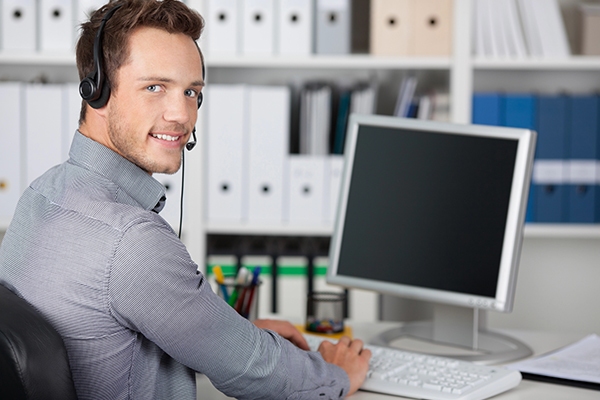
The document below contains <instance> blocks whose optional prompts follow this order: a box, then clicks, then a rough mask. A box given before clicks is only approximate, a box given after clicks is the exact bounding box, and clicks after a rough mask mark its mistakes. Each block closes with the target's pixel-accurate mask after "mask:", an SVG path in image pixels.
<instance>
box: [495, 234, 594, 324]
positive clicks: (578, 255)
mask: <svg viewBox="0 0 600 400" xmlns="http://www.w3.org/2000/svg"><path fill="white" fill-rule="evenodd" d="M488 322H489V326H490V327H504V328H534V329H538V328H539V329H546V330H552V331H564V332H581V333H591V332H596V333H600V239H597V238H596V239H593V238H592V239H582V238H526V239H525V241H524V243H523V251H522V254H521V264H520V268H519V277H518V279H517V290H516V296H515V305H514V309H513V312H512V313H510V314H499V313H489V314H488Z"/></svg>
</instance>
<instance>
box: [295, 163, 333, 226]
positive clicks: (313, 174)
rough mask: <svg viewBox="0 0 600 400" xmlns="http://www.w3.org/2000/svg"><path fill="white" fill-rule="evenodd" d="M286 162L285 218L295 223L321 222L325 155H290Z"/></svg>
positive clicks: (323, 198) (323, 200)
mask: <svg viewBox="0 0 600 400" xmlns="http://www.w3.org/2000/svg"><path fill="white" fill-rule="evenodd" d="M288 162H289V165H288V169H289V175H288V184H289V191H288V201H289V215H288V218H287V220H288V221H289V222H291V223H297V224H316V223H317V224H318V223H322V222H323V220H324V218H323V209H324V205H325V166H326V162H327V157H325V156H320V157H319V156H306V155H290V156H289V159H288Z"/></svg>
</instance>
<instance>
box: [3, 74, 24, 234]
mask: <svg viewBox="0 0 600 400" xmlns="http://www.w3.org/2000/svg"><path fill="white" fill-rule="evenodd" d="M21 93H22V88H21V84H20V83H16V82H3V83H0V121H2V129H0V141H1V142H2V146H0V224H2V225H4V224H7V223H8V222H9V221H10V220H11V218H12V215H13V214H14V212H15V208H16V206H17V202H18V201H19V197H20V196H21V192H22V186H21V143H20V141H21Z"/></svg>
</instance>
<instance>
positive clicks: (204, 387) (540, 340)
mask: <svg viewBox="0 0 600 400" xmlns="http://www.w3.org/2000/svg"><path fill="white" fill-rule="evenodd" d="M395 324H397V323H388V322H381V323H377V324H364V323H363V324H361V323H356V324H351V325H352V329H353V332H354V336H355V337H358V338H361V339H363V340H365V341H368V340H369V339H370V338H371V337H373V336H375V335H377V334H378V333H379V332H381V331H384V330H386V329H388V328H390V327H393V326H395ZM503 332H504V333H507V334H510V335H512V336H513V337H516V338H517V339H519V340H521V341H523V342H524V343H526V344H527V345H529V346H530V347H531V348H532V349H533V351H534V354H535V355H539V354H543V353H546V352H548V351H551V350H554V349H557V348H559V347H562V346H565V345H567V344H570V343H573V342H575V341H577V340H579V339H581V338H583V337H584V336H585V335H584V334H568V333H566V334H565V333H544V332H534V331H518V330H504V331H503ZM197 382H198V397H197V399H198V400H200V399H202V400H225V399H231V397H227V396H225V395H223V394H222V393H220V392H219V391H217V390H216V389H215V388H214V387H213V386H212V384H211V383H210V381H209V380H208V379H207V378H206V377H204V376H202V375H198V379H197ZM350 398H351V399H353V400H392V399H399V398H400V397H396V396H388V395H382V394H377V393H370V392H363V391H358V392H357V393H355V394H354V395H352V396H351V397H350ZM525 399H527V400H537V399H544V400H565V399H577V400H588V399H589V400H592V399H593V400H598V399H600V391H596V390H589V389H580V388H575V387H571V386H564V385H556V384H550V383H542V382H536V381H530V380H526V379H523V380H522V381H521V383H520V384H519V386H517V387H516V388H514V389H512V390H510V391H508V392H505V393H503V394H500V395H498V396H496V397H494V400H525Z"/></svg>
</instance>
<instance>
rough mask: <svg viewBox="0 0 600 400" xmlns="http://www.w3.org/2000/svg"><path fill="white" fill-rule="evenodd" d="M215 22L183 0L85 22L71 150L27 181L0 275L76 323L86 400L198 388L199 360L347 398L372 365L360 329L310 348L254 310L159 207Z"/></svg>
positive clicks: (74, 341) (314, 394)
mask: <svg viewBox="0 0 600 400" xmlns="http://www.w3.org/2000/svg"><path fill="white" fill-rule="evenodd" d="M103 18H104V20H103ZM202 26H203V22H202V19H201V17H200V16H199V15H198V14H197V13H195V12H193V11H191V10H189V9H188V8H187V7H186V6H185V4H183V3H182V2H180V1H178V0H164V1H156V0H122V1H111V2H110V3H109V4H107V5H105V6H103V7H102V8H101V9H100V10H98V11H97V12H95V13H94V14H93V15H92V16H91V19H90V21H89V22H87V23H85V24H83V25H82V34H81V37H80V40H79V42H78V44H77V66H78V70H79V75H80V78H86V77H87V78H88V79H89V80H91V83H90V82H89V80H86V79H84V83H83V84H82V86H81V92H82V96H84V97H85V98H86V99H87V100H88V101H87V102H84V103H83V106H82V112H81V119H80V126H79V130H78V132H76V133H75V137H74V140H73V143H72V146H71V151H70V159H69V160H68V161H67V162H65V163H63V164H61V165H59V166H56V167H54V168H52V169H50V170H49V171H48V172H46V173H45V174H44V175H43V176H42V177H40V178H38V179H37V180H35V181H34V182H33V183H32V184H31V186H30V187H29V188H28V189H27V190H26V191H25V193H24V194H23V196H22V198H21V200H20V202H19V205H18V207H17V211H16V213H15V216H14V219H13V221H12V222H11V225H10V227H9V229H8V230H7V232H6V236H5V237H4V241H3V243H2V247H1V248H0V283H2V284H4V285H6V286H8V287H9V288H11V289H12V290H14V291H15V292H17V293H18V294H19V295H20V296H22V297H23V298H25V299H26V300H28V301H29V302H30V303H32V304H33V305H34V306H35V307H36V308H37V309H38V310H39V311H41V313H42V314H43V315H44V316H45V317H46V318H47V319H48V320H49V322H50V323H52V325H53V326H54V327H55V328H56V329H57V330H58V332H59V333H60V334H61V336H62V337H63V339H64V341H65V345H66V347H67V352H68V355H69V360H70V364H71V370H72V374H73V379H74V382H75V387H76V391H77V395H78V397H79V398H80V399H111V400H114V399H195V398H196V393H195V371H198V372H201V373H203V374H205V375H206V376H207V377H208V378H209V379H210V380H211V381H212V382H213V384H214V385H215V386H216V387H217V388H218V389H219V390H221V391H222V392H224V393H225V394H227V395H229V396H233V397H237V398H240V399H259V398H275V399H286V398H289V399H305V398H306V399H309V398H310V399H314V398H318V399H337V398H341V397H345V396H347V395H349V394H351V393H353V392H354V391H356V390H357V389H358V387H359V386H360V385H361V383H362V381H363V379H364V377H365V374H366V370H367V368H368V360H369V357H370V352H369V351H368V350H363V349H362V342H361V341H359V340H354V341H351V340H350V339H349V338H344V339H342V340H340V343H339V344H338V345H335V346H334V345H331V344H328V345H323V346H321V348H320V349H319V352H309V351H305V350H306V349H307V344H306V341H305V340H304V338H303V337H302V335H301V334H300V333H299V332H298V331H297V330H296V329H295V328H293V326H292V325H291V324H289V323H287V322H280V321H269V320H263V321H257V322H256V323H255V325H253V324H252V323H250V322H249V321H247V320H245V319H244V318H242V317H240V316H239V315H238V314H237V313H236V312H235V311H234V310H233V309H232V308H231V307H229V306H228V305H227V304H226V303H225V302H223V301H222V300H221V299H220V298H218V296H217V295H215V294H214V293H213V292H212V290H211V287H210V286H209V284H208V282H207V280H206V279H205V277H204V276H203V275H202V274H199V273H197V272H196V271H197V265H196V264H195V263H194V262H193V261H192V260H191V259H190V256H189V254H188V253H187V251H186V249H185V247H184V245H183V244H182V243H181V242H180V241H179V239H178V237H177V235H176V234H175V233H174V232H173V230H172V229H171V227H170V226H169V225H168V224H167V223H166V222H165V221H164V220H163V219H162V218H161V217H160V216H159V215H158V211H160V209H161V208H162V206H163V205H164V200H162V199H163V198H164V197H163V196H164V188H163V186H162V185H161V184H160V183H159V182H158V181H156V180H155V179H154V178H152V176H151V175H152V173H174V172H176V171H177V170H178V169H179V168H180V163H181V153H182V150H183V148H184V146H185V144H186V142H187V141H188V140H189V139H190V135H191V132H192V130H193V128H194V125H195V123H196V117H197V107H198V105H199V101H198V98H199V96H201V90H202V87H203V85H204V81H203V78H204V77H203V68H202V62H203V60H202V55H201V53H200V50H199V49H198V47H197V45H196V42H195V40H197V39H198V37H199V36H200V32H201V30H202ZM101 27H102V29H101V30H100V31H101V33H102V35H100V36H101V39H102V40H101V42H99V43H98V44H99V46H98V45H97V46H96V48H97V49H99V55H98V56H97V57H95V56H94V51H93V50H94V40H95V36H96V34H97V33H98V31H99V29H100V28H101ZM96 64H100V66H101V69H100V71H98V67H97V65H96ZM102 81H103V82H102ZM96 84H97V85H98V86H99V88H98V90H99V92H98V93H100V96H99V99H96V96H94V93H95V90H94V88H93V87H92V86H94V85H96ZM103 88H104V89H110V93H109V92H108V91H106V92H103V91H102V89H103ZM102 93H104V95H102Z"/></svg>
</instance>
